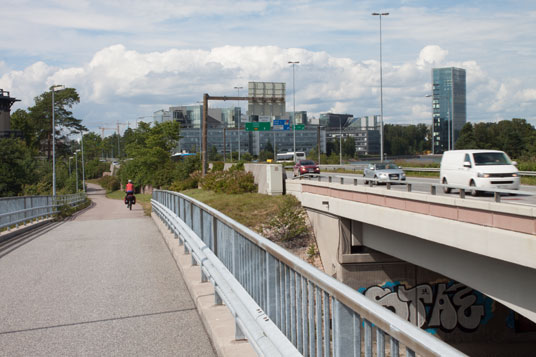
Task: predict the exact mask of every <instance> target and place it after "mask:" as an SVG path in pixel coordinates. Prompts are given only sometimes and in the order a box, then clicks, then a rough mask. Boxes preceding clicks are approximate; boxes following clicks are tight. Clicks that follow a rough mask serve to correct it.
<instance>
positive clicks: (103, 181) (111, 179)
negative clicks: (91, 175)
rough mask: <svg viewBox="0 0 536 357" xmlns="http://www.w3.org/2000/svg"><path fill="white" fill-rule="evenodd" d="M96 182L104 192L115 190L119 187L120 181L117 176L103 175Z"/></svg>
mask: <svg viewBox="0 0 536 357" xmlns="http://www.w3.org/2000/svg"><path fill="white" fill-rule="evenodd" d="M98 182H99V185H101V186H102V188H104V189H105V190H106V192H112V191H117V190H119V189H120V188H121V182H120V181H119V178H118V177H117V176H103V177H101V178H100V179H99V180H98Z"/></svg>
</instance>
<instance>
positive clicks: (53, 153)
mask: <svg viewBox="0 0 536 357" xmlns="http://www.w3.org/2000/svg"><path fill="white" fill-rule="evenodd" d="M62 89H65V86H64V85H53V86H52V87H50V90H51V91H52V197H54V200H55V199H56V123H55V118H54V115H55V112H56V108H55V107H54V91H56V90H62Z"/></svg>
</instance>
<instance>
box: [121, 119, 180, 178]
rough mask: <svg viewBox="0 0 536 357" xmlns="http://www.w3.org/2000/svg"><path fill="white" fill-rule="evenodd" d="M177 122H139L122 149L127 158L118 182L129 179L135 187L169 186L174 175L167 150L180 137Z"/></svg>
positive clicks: (170, 148) (172, 147)
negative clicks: (151, 124) (152, 123)
mask: <svg viewBox="0 0 536 357" xmlns="http://www.w3.org/2000/svg"><path fill="white" fill-rule="evenodd" d="M179 134H180V127H179V123H178V122H174V121H168V122H163V123H156V124H155V125H154V126H153V127H151V126H150V124H146V123H140V126H139V127H138V128H137V129H136V130H135V131H134V133H133V134H132V138H131V139H132V140H131V142H130V143H129V144H128V145H127V147H126V148H125V150H126V153H127V155H128V157H129V158H131V159H132V160H128V161H126V162H124V164H123V167H122V169H121V181H122V182H123V183H125V182H126V181H127V180H128V179H131V180H132V181H133V183H134V184H135V185H136V186H145V185H153V186H156V187H161V186H163V185H169V184H170V183H171V182H172V181H173V178H174V174H173V171H174V165H173V163H172V162H171V150H172V149H174V148H175V147H176V146H177V143H178V140H179V137H180V135H179Z"/></svg>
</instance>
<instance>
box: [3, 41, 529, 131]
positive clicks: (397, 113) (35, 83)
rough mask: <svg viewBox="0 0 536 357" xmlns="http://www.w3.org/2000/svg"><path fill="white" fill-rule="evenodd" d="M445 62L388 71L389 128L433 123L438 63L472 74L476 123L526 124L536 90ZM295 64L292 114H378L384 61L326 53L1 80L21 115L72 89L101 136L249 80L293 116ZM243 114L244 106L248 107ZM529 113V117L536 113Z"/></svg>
mask: <svg viewBox="0 0 536 357" xmlns="http://www.w3.org/2000/svg"><path fill="white" fill-rule="evenodd" d="M447 53H448V51H447V50H444V49H442V48H441V47H439V46H426V47H425V48H423V49H422V50H421V51H420V53H419V55H418V57H417V56H416V57H417V59H416V60H415V59H413V60H409V61H407V62H405V63H401V64H396V65H393V64H392V63H390V62H384V63H383V73H384V81H383V85H384V112H385V118H386V122H390V123H418V122H423V121H424V122H429V121H430V115H431V114H430V98H425V97H424V96H425V95H426V94H428V93H429V92H430V88H431V85H430V82H431V78H430V66H431V65H432V64H433V63H438V62H441V63H443V65H445V66H447V65H448V66H458V67H462V68H465V69H466V70H467V83H468V85H467V90H468V93H467V98H468V114H469V116H468V119H469V120H470V121H476V120H480V118H482V117H486V116H489V115H491V114H490V113H498V114H499V115H502V116H503V117H504V118H505V119H509V117H514V116H517V117H519V116H521V117H529V118H530V115H525V114H523V113H519V112H516V110H517V109H518V108H519V104H520V103H521V102H527V101H534V100H535V99H536V90H535V89H526V88H524V86H523V81H522V80H515V79H512V80H510V81H508V82H504V81H499V80H497V79H495V78H492V77H491V76H490V75H489V74H488V73H486V72H485V71H483V70H482V69H481V68H480V66H479V64H478V63H477V62H476V61H474V60H467V61H462V62H449V61H447V57H446V56H447ZM290 60H292V61H299V62H300V64H299V65H297V66H296V67H295V70H296V73H295V78H296V110H307V111H308V112H310V113H311V114H313V115H318V113H322V112H328V111H331V112H343V113H349V114H353V115H355V116H362V115H373V114H378V113H379V63H378V61H376V60H363V61H354V60H352V59H349V58H344V57H336V56H333V55H331V54H329V53H327V52H325V51H310V50H306V49H302V48H289V49H286V48H281V47H277V46H221V47H215V48H213V49H210V50H202V49H170V50H167V51H160V52H158V51H153V52H141V51H135V50H131V49H128V48H126V47H125V46H124V45H121V44H118V45H112V46H108V47H105V48H102V49H101V50H99V51H97V52H96V53H95V54H94V55H93V57H92V58H91V59H90V60H89V61H88V62H87V63H85V64H84V65H82V66H72V67H65V68H58V67H53V66H49V65H47V64H45V63H44V62H36V63H34V64H32V65H30V66H28V67H26V68H25V69H23V70H20V71H13V70H11V71H7V72H6V73H4V74H3V75H2V76H1V77H0V88H4V89H6V90H10V91H11V93H12V95H14V96H15V97H17V98H21V99H23V102H22V103H20V104H19V103H17V105H18V106H19V107H23V108H24V107H27V106H29V105H31V104H33V102H32V100H33V98H34V97H35V96H36V95H39V94H40V93H42V92H43V91H45V90H47V88H48V87H49V86H50V85H52V84H65V85H66V86H69V87H74V88H76V89H77V90H78V92H79V94H80V97H81V104H80V108H81V109H76V108H75V114H76V113H77V110H80V112H81V113H86V114H84V115H81V117H83V118H84V120H85V125H86V126H88V127H90V128H91V129H95V128H96V127H97V126H99V125H101V124H102V121H103V120H104V119H103V118H108V119H109V120H114V121H115V120H122V121H127V120H130V121H133V120H134V119H135V117H137V116H145V115H151V114H152V112H153V111H155V110H158V109H162V108H166V109H167V107H168V106H172V105H184V104H192V103H195V102H196V101H199V100H201V98H202V95H203V93H209V94H211V95H234V94H236V91H235V90H234V89H233V87H235V86H237V85H239V86H243V87H244V88H247V82H248V81H274V82H285V83H287V109H288V110H291V108H292V67H291V66H290V65H289V64H288V61H290ZM421 64H424V65H421ZM214 105H218V106H219V105H221V106H225V105H234V103H232V104H229V103H222V102H220V103H215V104H214ZM241 105H242V106H243V107H245V103H242V104H241ZM525 108H526V110H528V111H529V113H531V112H530V110H534V109H531V108H530V106H525ZM87 113H90V114H87ZM509 113H511V114H509ZM532 115H533V114H532ZM508 116H509V117H508Z"/></svg>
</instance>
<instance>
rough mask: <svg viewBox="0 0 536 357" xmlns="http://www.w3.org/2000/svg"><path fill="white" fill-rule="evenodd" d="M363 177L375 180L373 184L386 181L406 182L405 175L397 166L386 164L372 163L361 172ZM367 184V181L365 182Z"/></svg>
mask: <svg viewBox="0 0 536 357" xmlns="http://www.w3.org/2000/svg"><path fill="white" fill-rule="evenodd" d="M363 177H366V178H371V179H375V180H377V181H374V183H376V184H379V183H386V182H387V181H406V174H405V172H404V170H402V169H401V168H400V167H399V166H397V165H395V164H392V163H386V162H373V163H370V164H368V165H367V166H366V167H365V169H364V170H363ZM365 182H366V183H368V181H365Z"/></svg>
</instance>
